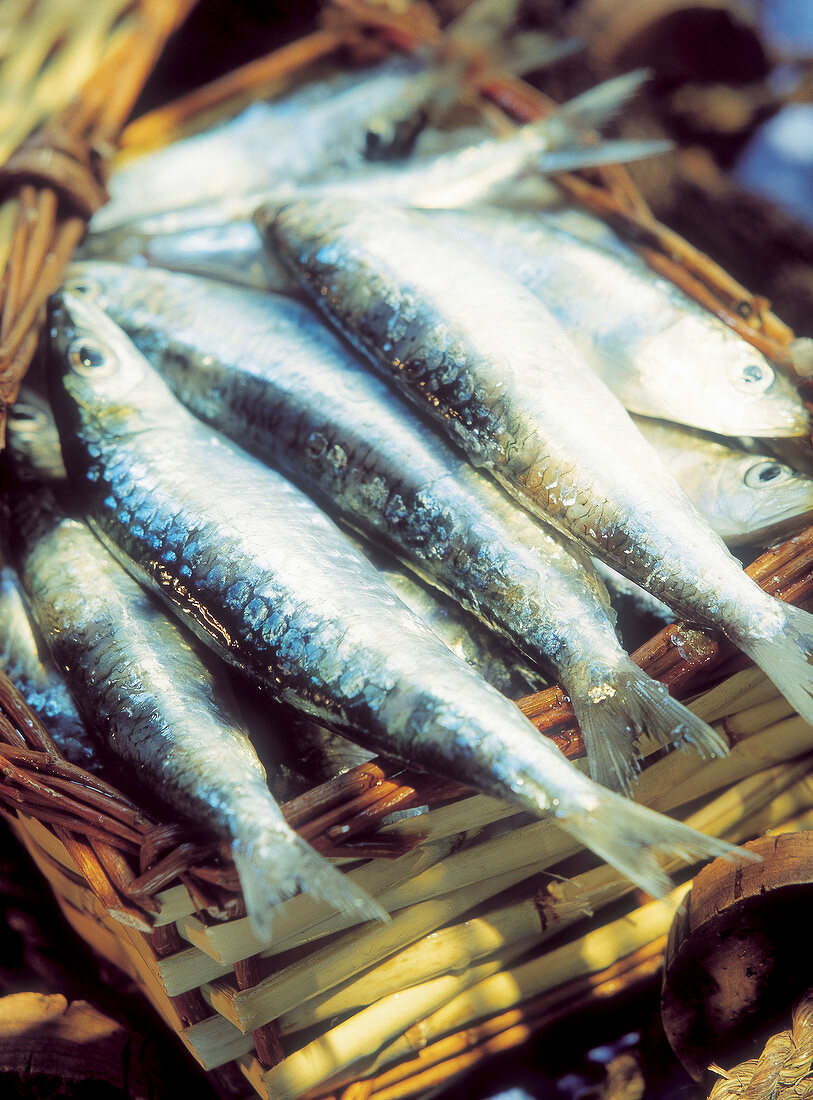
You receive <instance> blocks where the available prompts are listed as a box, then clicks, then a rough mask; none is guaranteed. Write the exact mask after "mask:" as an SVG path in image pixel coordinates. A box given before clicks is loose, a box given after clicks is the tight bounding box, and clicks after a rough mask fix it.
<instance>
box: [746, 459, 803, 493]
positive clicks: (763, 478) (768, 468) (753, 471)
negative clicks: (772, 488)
mask: <svg viewBox="0 0 813 1100" xmlns="http://www.w3.org/2000/svg"><path fill="white" fill-rule="evenodd" d="M792 477H793V470H791V468H790V466H785V465H784V463H782V462H772V461H771V460H770V459H765V460H764V461H762V462H755V463H754V465H753V466H750V467H749V468H748V469H747V470H746V471H745V484H746V485H747V486H748V487H749V489H761V488H762V487H763V486H764V485H776V484H778V483H781V482H783V481H788V480H789V479H790V478H792Z"/></svg>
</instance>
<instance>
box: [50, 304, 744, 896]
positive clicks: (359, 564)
mask: <svg viewBox="0 0 813 1100" xmlns="http://www.w3.org/2000/svg"><path fill="white" fill-rule="evenodd" d="M52 329H53V334H54V343H53V345H52V349H51V356H52V363H51V366H52V371H53V373H54V374H56V375H57V376H58V377H56V378H55V379H54V386H55V387H60V388H61V393H60V400H59V410H58V411H59V414H61V418H62V423H61V424H60V428H61V430H62V431H63V450H64V452H65V456H66V463H67V465H68V470H69V473H71V475H72V477H73V478H74V480H75V482H76V484H77V487H78V488H79V489H80V490H81V492H82V495H83V496H84V497H85V498H86V503H87V505H88V508H89V510H90V513H91V515H92V517H93V523H94V525H95V528H96V529H97V530H98V531H99V532H100V533H102V534H103V536H104V537H105V538H106V539H107V540H108V541H109V542H110V543H111V545H113V546H115V547H116V548H117V553H118V554H119V555H121V556H122V559H123V560H128V561H129V563H130V568H132V569H133V570H134V571H135V572H137V573H138V574H139V575H140V576H142V577H143V578H144V580H145V581H146V582H148V583H149V584H151V585H152V587H153V588H155V589H156V590H157V591H159V592H160V593H161V594H162V595H163V597H164V599H165V600H166V601H167V602H168V603H169V605H170V606H171V607H172V608H173V609H174V610H175V611H176V613H178V614H180V615H181V616H183V617H184V619H185V621H187V622H188V623H189V625H190V626H191V627H192V628H193V629H194V630H195V631H196V632H197V633H198V634H199V635H200V636H201V637H202V638H204V639H205V640H208V642H209V644H210V645H212V646H213V647H214V648H215V649H217V650H218V652H220V653H221V654H222V655H223V656H224V657H225V658H226V659H227V660H228V661H230V662H231V663H233V664H234V665H236V666H238V667H240V668H242V670H243V671H244V672H245V673H246V674H247V675H248V676H249V677H250V678H251V679H252V680H254V682H256V683H257V684H258V685H259V686H264V687H265V688H267V689H268V690H270V691H272V692H273V693H274V694H275V695H276V696H277V697H278V698H280V699H281V700H282V701H284V702H287V703H288V704H290V705H292V706H294V707H296V708H297V709H298V710H301V711H304V712H305V713H306V714H309V715H311V716H312V717H315V718H317V719H318V720H320V721H321V722H323V723H324V724H325V725H327V726H328V727H330V728H332V729H335V730H337V731H339V732H342V731H347V732H348V733H350V734H351V736H352V737H353V739H354V740H359V741H361V742H362V743H364V744H365V745H366V746H367V747H370V748H372V749H374V750H381V751H384V752H386V753H388V754H390V755H394V756H397V757H400V758H401V759H405V760H407V761H408V762H409V763H410V764H411V765H412V766H413V767H420V768H425V769H428V770H432V771H437V772H440V773H441V774H444V775H447V776H449V777H451V778H452V779H455V780H456V781H458V782H463V783H465V784H467V785H469V786H473V787H476V788H479V789H481V790H483V791H485V792H487V793H490V794H491V795H493V796H496V797H498V798H503V799H505V800H507V801H509V802H512V803H513V804H515V805H517V806H519V807H521V808H522V809H525V810H528V811H530V812H531V813H533V814H536V815H546V814H552V815H553V816H554V817H555V819H556V822H557V824H559V825H561V826H562V827H563V828H564V829H566V830H568V831H569V832H571V833H572V834H573V835H574V836H576V837H578V838H579V840H580V842H581V843H585V844H586V845H587V846H588V847H590V848H592V849H593V850H594V851H596V852H597V853H598V854H599V855H601V856H602V857H603V858H604V859H606V860H608V861H609V862H610V863H612V864H613V865H614V866H617V867H619V868H620V869H622V870H623V872H624V873H625V874H627V875H629V876H630V877H631V878H632V879H633V880H634V881H635V882H637V883H638V884H640V885H642V886H643V887H644V888H645V889H646V890H648V891H655V892H660V891H662V890H663V889H664V886H665V881H664V876H663V874H662V871H661V869H660V867H659V866H658V863H657V859H656V858H655V851H657V850H667V851H668V850H671V851H676V850H683V851H684V852H685V851H692V852H698V853H703V854H710V853H717V852H720V851H727V850H730V849H729V848H728V846H727V845H724V844H721V843H720V842H719V841H716V840H712V839H711V838H706V837H703V836H701V835H698V834H696V833H694V832H693V831H692V830H687V829H686V828H685V827H684V826H683V825H680V824H678V823H676V822H674V821H672V820H670V819H668V818H664V817H662V816H660V815H658V814H655V813H653V812H652V811H650V810H647V809H645V808H644V807H641V806H637V805H636V804H635V803H632V802H629V801H628V800H626V799H624V798H622V797H621V796H619V795H617V794H614V793H613V792H611V791H608V790H607V789H606V788H604V787H600V786H598V785H597V784H595V783H593V782H592V781H591V780H589V779H587V778H586V777H585V776H583V775H582V774H581V772H579V771H578V769H576V768H574V767H573V765H572V764H570V763H569V762H568V761H567V760H566V759H565V757H564V756H563V755H562V754H561V753H560V752H559V751H558V749H556V748H555V747H554V745H553V744H552V743H551V742H549V741H547V740H546V739H545V738H542V737H540V736H539V734H538V732H537V731H536V729H535V728H534V726H533V725H532V724H531V723H530V722H529V721H528V720H527V719H526V718H525V717H524V716H523V715H522V714H521V712H520V711H519V710H518V708H517V707H515V706H514V704H513V703H511V702H509V700H507V699H505V698H504V697H503V696H502V695H500V694H499V692H497V691H495V690H494V689H493V688H491V687H489V685H488V684H486V683H485V682H484V681H483V680H482V679H481V678H480V677H479V676H478V675H477V674H476V673H475V672H474V671H473V670H472V669H471V668H469V666H468V665H466V664H465V663H464V662H463V661H460V660H459V659H457V658H456V657H455V656H454V654H452V653H450V652H449V650H448V649H446V647H445V646H444V645H443V643H442V642H441V641H440V640H439V639H438V638H436V637H435V636H434V635H433V634H432V633H431V631H429V630H428V628H427V627H425V626H424V625H423V624H422V623H420V621H419V620H418V619H416V618H415V617H414V616H413V615H412V613H411V612H410V611H409V610H408V609H407V608H406V607H405V606H404V605H403V604H402V603H401V602H400V601H399V600H397V599H396V598H395V596H394V595H393V594H392V592H391V591H390V590H389V589H388V588H387V587H386V585H384V583H383V582H382V581H381V579H380V578H379V577H378V576H377V574H376V573H375V570H373V569H372V568H371V566H370V564H369V563H368V562H366V561H365V559H364V558H363V557H361V555H359V554H358V552H357V551H356V550H355V549H354V547H353V546H352V545H351V544H350V543H348V542H347V540H346V539H345V538H344V537H343V536H342V534H341V532H340V531H339V530H338V529H337V528H336V527H335V526H334V525H333V524H332V523H331V521H330V520H329V519H328V518H327V517H326V516H325V515H324V514H323V513H322V512H320V511H319V509H318V508H317V507H316V506H315V505H314V504H313V503H312V502H311V501H310V500H308V498H307V497H305V496H303V494H302V493H300V492H299V490H297V489H295V488H294V487H293V486H292V485H291V484H290V483H288V482H286V481H285V480H284V479H283V478H282V477H281V476H280V475H279V474H277V473H276V472H275V471H273V470H270V469H267V468H265V467H263V466H262V464H261V463H260V462H259V461H258V460H256V459H253V458H251V457H250V456H248V455H247V454H246V453H245V452H244V451H241V450H239V448H237V447H235V446H234V445H233V444H231V443H229V442H227V441H226V440H225V439H223V437H221V436H218V435H217V434H216V433H214V432H213V431H212V430H211V429H210V428H208V427H206V426H205V425H203V424H201V423H200V422H199V421H196V420H195V419H194V417H193V416H192V415H191V413H188V412H187V411H186V410H184V409H183V408H182V407H181V406H180V405H179V404H177V402H175V401H174V399H173V398H172V395H171V392H170V391H169V389H168V388H167V386H166V384H165V383H164V382H162V381H161V379H160V378H159V377H158V375H157V374H155V372H154V371H153V370H152V369H151V368H150V366H149V364H148V362H147V361H146V360H145V359H144V358H143V357H142V356H141V355H140V354H139V353H138V351H137V350H136V349H135V347H134V346H133V345H132V343H131V342H130V341H129V340H128V339H127V338H126V337H125V336H124V334H123V333H122V332H121V330H120V329H118V328H117V327H116V326H115V325H114V324H113V322H112V321H111V320H110V319H109V318H107V317H106V316H105V315H104V314H103V313H102V312H101V311H100V310H99V309H98V308H97V307H94V306H93V305H92V304H91V303H89V302H86V301H84V300H82V299H80V298H76V297H72V296H70V295H62V296H59V297H58V298H57V299H56V301H55V304H54V313H53V314H52ZM59 418H60V417H59V416H58V420H59ZM203 470H205V471H206V474H205V476H201V473H200V471H203Z"/></svg>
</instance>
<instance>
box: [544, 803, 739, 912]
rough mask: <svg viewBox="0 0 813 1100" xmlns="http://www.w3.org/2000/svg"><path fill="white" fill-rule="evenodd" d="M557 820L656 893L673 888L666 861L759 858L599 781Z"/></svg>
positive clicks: (630, 877) (628, 874)
mask: <svg viewBox="0 0 813 1100" xmlns="http://www.w3.org/2000/svg"><path fill="white" fill-rule="evenodd" d="M556 823H557V824H558V825H560V826H561V827H562V828H563V829H565V830H566V831H567V832H569V833H570V834H571V836H573V837H575V838H576V840H578V841H579V842H580V843H581V844H585V845H586V846H587V847H588V848H590V849H591V850H592V851H593V852H595V853H596V855H598V856H601V858H602V859H604V860H606V862H607V863H609V864H611V865H612V866H613V867H615V868H616V870H618V871H620V872H621V873H622V874H623V875H625V876H626V877H627V878H628V879H631V881H632V882H634V883H635V885H636V886H638V887H640V888H641V889H642V890H645V891H646V893H647V894H651V895H652V896H653V897H661V896H662V895H664V894H665V893H667V892H668V891H669V889H670V885H671V884H670V881H669V877H668V875H667V874H666V872H665V871H664V870H663V867H662V866H661V864H662V863H663V862H666V861H667V860H668V859H675V858H677V859H681V860H684V861H685V862H686V863H688V864H692V863H697V862H700V861H701V860H706V859H714V858H715V857H717V856H724V857H725V858H726V859H729V860H734V859H736V858H740V857H742V858H747V859H753V858H755V857H754V856H753V855H752V853H750V852H746V851H743V849H741V848H736V847H734V846H733V845H731V844H728V843H726V842H725V841H724V840H718V839H717V838H716V837H710V836H706V835H705V834H704V833H699V832H697V830H696V829H692V828H690V827H689V826H688V825H684V824H683V823H682V822H680V821H675V820H674V819H673V818H671V817H667V816H666V815H665V814H660V813H656V812H655V811H654V810H650V809H647V807H646V806H639V805H638V803H637V802H631V801H630V800H629V799H627V798H623V797H622V796H621V795H619V794H615V793H614V792H612V791H608V790H605V789H604V788H603V787H597V786H595V785H594V786H593V790H592V792H591V793H586V792H585V794H584V795H583V797H582V799H581V800H580V805H579V806H578V807H576V808H573V807H570V808H567V809H565V810H564V811H560V814H559V816H558V817H557V819H556Z"/></svg>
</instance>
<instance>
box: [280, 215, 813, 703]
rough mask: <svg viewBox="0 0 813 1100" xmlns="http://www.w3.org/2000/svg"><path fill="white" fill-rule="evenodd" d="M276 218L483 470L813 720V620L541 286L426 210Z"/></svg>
mask: <svg viewBox="0 0 813 1100" xmlns="http://www.w3.org/2000/svg"><path fill="white" fill-rule="evenodd" d="M264 224H265V226H266V232H267V234H268V239H269V242H270V244H271V247H272V248H273V249H274V250H275V251H276V252H277V254H278V255H279V256H280V257H281V258H282V259H283V260H284V262H286V263H288V265H289V267H290V268H291V270H292V271H294V272H296V273H297V274H298V276H299V279H300V283H301V285H302V287H303V289H304V290H305V291H306V292H307V293H308V294H309V295H310V296H311V298H312V300H313V301H314V302H315V303H316V304H317V305H318V306H319V308H320V309H322V310H323V311H324V312H325V313H326V314H328V315H329V316H330V317H332V318H333V320H334V321H335V323H337V324H338V325H339V326H340V327H341V328H342V329H343V331H344V332H345V333H347V335H348V336H349V338H350V339H351V340H353V341H354V342H355V344H356V345H357V346H358V347H359V348H360V349H362V350H363V351H364V352H365V353H366V354H367V355H368V356H369V357H370V359H371V361H372V362H373V363H375V365H376V366H377V367H378V369H379V370H381V371H382V372H383V373H385V374H386V375H387V376H388V377H389V378H391V379H392V380H394V381H395V382H396V383H397V385H398V386H399V387H400V388H401V389H402V390H403V391H404V392H405V393H407V394H408V395H409V396H410V397H411V398H412V399H413V400H414V401H416V402H417V403H418V404H419V405H420V406H421V407H422V408H423V409H424V410H425V411H426V412H427V413H429V415H430V416H432V417H433V418H434V419H435V420H436V421H437V422H438V423H440V424H441V425H442V426H443V427H444V430H446V431H447V432H448V433H449V434H450V435H451V437H452V438H453V439H454V440H455V441H456V442H457V443H458V444H459V445H460V446H461V447H462V448H463V450H464V451H466V453H467V454H468V456H469V458H470V460H471V461H472V462H474V463H475V465H478V466H482V467H485V468H486V469H488V470H489V471H490V472H491V473H492V474H493V475H494V476H495V477H496V478H497V479H498V480H499V481H500V482H501V483H502V484H503V485H504V486H505V487H506V488H507V489H508V490H509V492H513V493H514V494H515V495H516V496H517V498H518V499H520V500H521V501H522V502H524V503H525V505H526V507H529V508H530V509H531V510H533V511H534V512H535V513H536V514H537V515H539V516H540V517H542V518H545V519H548V520H550V521H551V522H553V523H554V524H555V525H557V526H558V527H559V528H560V529H561V530H563V531H564V532H566V533H568V534H570V535H571V537H573V538H575V539H576V540H578V541H579V542H581V543H582V544H583V545H584V546H586V547H587V548H588V549H589V550H590V551H591V553H593V554H595V555H596V556H597V557H599V558H601V559H602V560H603V561H606V562H607V564H608V565H611V566H613V567H614V568H615V569H618V571H619V572H620V573H622V574H623V575H624V576H627V577H630V578H631V579H632V580H634V581H635V582H636V583H638V584H640V585H641V586H642V587H643V588H646V589H647V590H648V591H650V592H652V593H653V594H654V595H656V596H658V597H659V598H660V599H662V600H663V601H664V603H666V604H667V605H668V606H669V607H671V608H672V610H673V611H675V612H676V613H677V614H678V615H680V616H682V617H684V618H687V619H690V620H693V621H695V622H699V623H702V624H705V625H708V626H712V627H716V628H717V629H720V630H722V631H723V632H724V633H725V634H726V635H727V636H728V637H729V638H730V639H731V641H732V642H733V643H734V644H735V645H736V646H738V647H739V648H740V649H742V650H743V651H744V652H745V653H746V654H747V655H748V656H749V657H750V658H751V659H752V660H753V661H755V662H756V664H758V665H759V666H760V667H761V668H762V669H763V671H764V672H765V673H766V675H767V676H768V677H769V679H771V680H772V681H773V682H774V683H775V684H776V686H777V687H778V688H779V690H780V691H781V692H782V693H783V694H784V695H785V697H786V698H787V699H788V701H789V702H790V703H791V704H792V705H793V706H794V707H795V708H796V710H797V711H798V712H799V714H801V715H802V716H803V717H804V718H805V720H806V721H808V722H813V698H811V695H812V694H813V617H811V615H809V614H808V612H806V611H802V610H801V609H799V608H796V607H792V606H790V605H789V604H785V603H782V602H781V601H779V600H775V599H773V598H772V597H770V596H768V595H767V594H766V593H765V592H763V591H762V589H760V588H759V586H758V585H757V584H755V583H754V581H752V580H751V579H750V578H749V577H748V576H747V575H746V574H745V573H744V572H743V571H742V568H741V566H740V564H739V562H738V561H737V560H736V558H734V557H733V556H732V555H731V553H730V552H729V551H728V549H727V548H726V546H725V544H724V543H723V541H722V540H721V539H720V538H719V536H717V535H715V534H714V532H712V531H711V530H710V529H709V527H708V525H707V524H706V523H705V521H704V520H703V519H702V517H701V516H700V515H699V514H698V513H697V511H696V510H695V508H694V507H693V506H692V504H691V503H690V501H689V500H688V499H687V498H686V496H685V494H684V493H683V491H682V490H681V489H680V487H679V486H678V485H677V484H676V483H675V481H674V480H673V479H672V477H671V475H670V474H669V472H668V470H666V468H665V467H664V465H663V463H662V462H661V461H660V460H659V458H658V456H657V454H656V453H655V452H654V451H653V450H652V448H651V447H650V446H649V444H648V443H647V442H646V440H645V439H644V438H643V436H642V435H641V433H640V432H639V431H638V430H637V428H636V427H635V425H634V424H633V423H632V421H631V420H630V418H629V416H628V414H627V413H626V412H625V411H624V409H623V408H622V406H621V405H620V403H619V402H618V400H617V398H615V397H614V396H613V394H612V393H611V392H610V391H609V390H608V389H607V388H606V387H605V386H604V384H603V383H602V382H601V380H600V379H599V378H598V377H597V376H596V374H595V373H594V372H593V371H592V370H591V369H590V367H589V366H588V365H587V363H585V362H584V361H583V360H582V359H581V357H580V356H579V353H578V351H577V350H576V348H575V347H574V346H573V344H572V342H571V341H570V340H569V339H568V337H567V335H566V334H565V333H564V332H563V330H562V329H561V328H560V327H559V325H558V324H557V323H556V321H555V319H554V318H553V317H552V316H551V314H550V313H549V312H548V311H547V310H546V309H545V307H544V306H543V305H542V303H541V302H540V301H539V300H538V299H537V298H535V297H534V296H533V295H532V294H531V293H530V291H528V290H526V289H525V288H524V287H522V286H521V285H520V284H519V283H518V282H516V280H515V279H513V278H511V277H510V276H508V275H507V274H505V273H504V272H502V271H501V270H499V269H497V268H495V267H493V266H492V265H491V264H489V263H488V262H487V261H486V260H485V259H484V258H483V257H482V256H481V255H480V254H479V253H478V252H477V251H476V250H468V249H466V248H465V247H464V246H462V245H460V244H458V243H457V242H455V241H453V240H451V239H450V238H449V237H447V236H445V235H443V234H442V233H440V232H439V231H438V230H436V229H434V228H433V227H432V226H431V224H429V223H428V222H427V220H426V219H425V218H422V217H421V216H420V214H419V213H417V212H415V211H406V210H395V209H393V208H383V207H374V206H371V205H369V204H359V203H351V202H347V201H343V202H331V203H307V202H303V203H298V204H293V205H291V206H288V207H286V208H284V209H283V210H281V211H279V212H270V216H268V215H266V218H265V222H264Z"/></svg>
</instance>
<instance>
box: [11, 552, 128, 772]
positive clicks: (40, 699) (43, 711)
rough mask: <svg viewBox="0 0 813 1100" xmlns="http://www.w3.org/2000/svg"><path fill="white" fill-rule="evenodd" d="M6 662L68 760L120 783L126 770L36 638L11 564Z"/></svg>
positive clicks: (23, 695) (15, 684)
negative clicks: (91, 728)
mask: <svg viewBox="0 0 813 1100" xmlns="http://www.w3.org/2000/svg"><path fill="white" fill-rule="evenodd" d="M0 665H2V667H3V671H4V672H5V674H6V675H7V676H8V678H9V679H10V680H11V682H12V683H13V684H14V686H15V687H16V688H17V690H18V691H19V693H20V694H21V695H22V697H23V699H25V701H26V703H28V705H29V707H31V709H32V710H33V712H34V714H36V716H37V718H39V720H40V722H41V723H42V724H43V726H44V727H45V729H46V730H47V732H48V733H50V735H51V737H52V738H53V740H54V743H55V745H56V747H57V748H58V749H59V751H60V752H61V753H62V755H63V756H64V757H65V759H66V760H68V761H69V762H70V763H71V764H76V766H77V767H79V768H84V769H85V771H89V772H92V773H94V774H95V775H99V776H101V777H102V778H104V779H106V780H107V781H108V782H109V783H114V784H115V783H117V782H118V780H119V778H120V773H121V769H120V768H118V769H117V768H115V766H114V765H113V762H112V760H111V754H110V753H109V751H108V752H107V753H106V752H105V750H104V744H103V742H102V741H101V739H100V738H98V737H96V736H94V735H93V734H92V733H91V732H89V731H88V729H87V728H86V727H85V724H84V722H83V721H82V719H81V718H80V717H79V712H78V711H77V709H76V705H75V704H74V701H73V699H72V698H71V693H70V691H68V687H67V685H66V683H65V681H64V679H63V678H62V677H61V676H60V674H59V672H58V671H57V669H56V667H55V665H54V663H53V661H52V660H51V655H50V654H49V653H48V650H47V648H46V647H45V645H44V644H43V643H42V642H41V641H40V640H39V639H38V638H37V636H36V633H35V630H34V625H33V623H32V622H31V619H30V617H29V614H28V609H27V607H26V605H25V600H24V597H23V593H22V589H21V587H20V583H19V581H18V579H17V576H16V574H15V572H14V570H13V569H10V568H9V567H8V566H4V567H3V568H2V569H1V570H0Z"/></svg>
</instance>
